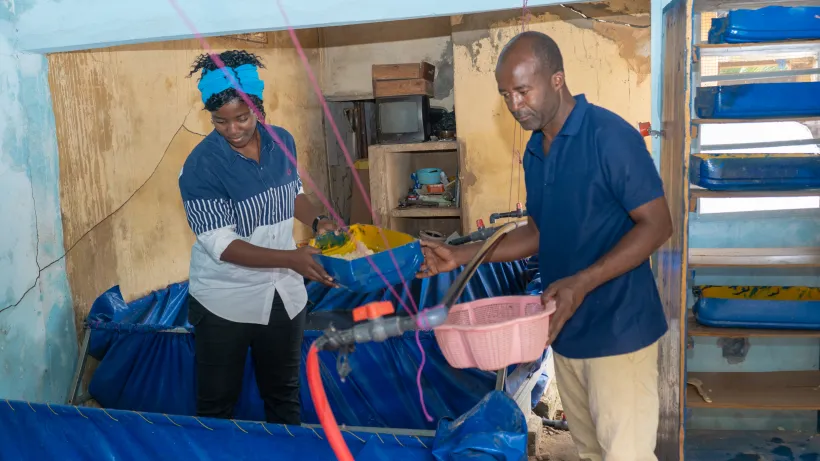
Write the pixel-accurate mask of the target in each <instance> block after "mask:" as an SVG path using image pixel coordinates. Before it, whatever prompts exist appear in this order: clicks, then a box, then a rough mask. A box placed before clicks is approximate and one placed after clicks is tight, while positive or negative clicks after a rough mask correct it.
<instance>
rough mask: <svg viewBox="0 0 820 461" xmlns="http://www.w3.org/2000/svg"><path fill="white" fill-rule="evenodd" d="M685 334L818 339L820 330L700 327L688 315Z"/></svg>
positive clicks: (721, 336) (719, 336)
mask: <svg viewBox="0 0 820 461" xmlns="http://www.w3.org/2000/svg"><path fill="white" fill-rule="evenodd" d="M686 334H687V335H688V336H708V337H717V338H748V337H752V336H754V337H757V338H775V337H776V338H820V330H766V329H760V328H714V327H707V326H706V325H701V324H699V323H698V322H697V320H695V317H694V316H693V315H689V321H688V322H687V327H686ZM818 398H820V397H818Z"/></svg>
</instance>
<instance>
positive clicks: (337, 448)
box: [307, 344, 353, 461]
mask: <svg viewBox="0 0 820 461" xmlns="http://www.w3.org/2000/svg"><path fill="white" fill-rule="evenodd" d="M307 380H308V387H309V388H310V397H311V398H312V399H313V406H314V407H315V408H316V414H317V415H319V422H320V423H321V424H322V429H324V431H325V437H327V441H328V443H329V444H330V447H331V448H332V449H333V453H335V454H336V458H337V459H338V460H339V461H353V455H352V454H350V449H349V448H348V447H347V443H345V439H344V438H343V437H342V432H341V431H340V430H339V426H338V425H337V424H336V418H335V417H334V416H333V411H331V410H330V404H329V403H328V401H327V395H326V394H325V388H324V386H323V385H322V375H321V373H320V371H319V351H318V349H316V345H315V344H312V345H311V346H310V350H309V351H308V355H307Z"/></svg>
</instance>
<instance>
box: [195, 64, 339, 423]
mask: <svg viewBox="0 0 820 461" xmlns="http://www.w3.org/2000/svg"><path fill="white" fill-rule="evenodd" d="M219 57H220V59H221V60H222V62H223V64H224V65H225V67H226V71H227V72H228V73H230V74H231V75H233V77H234V80H235V82H236V83H237V84H238V85H239V86H240V87H241V89H242V90H243V92H244V93H246V94H247V97H248V99H249V100H250V102H252V103H253V105H254V106H256V109H258V110H259V112H260V115H261V116H262V117H264V116H265V112H264V109H263V101H262V94H263V90H264V87H265V85H264V82H262V80H260V79H259V74H258V69H259V68H261V67H264V66H263V65H262V63H261V61H260V60H259V58H258V57H257V56H256V55H254V54H251V53H248V52H246V51H242V50H233V51H225V52H223V53H221V54H220V55H219ZM200 71H201V78H200V81H199V84H198V88H199V90H200V92H201V98H202V102H203V104H204V105H205V109H206V110H208V111H209V112H210V115H211V122H212V123H213V125H214V131H213V132H211V133H210V134H209V135H208V136H207V137H205V139H203V140H202V142H200V143H199V145H197V146H196V148H194V150H193V152H191V155H189V156H188V158H187V159H186V160H185V165H184V166H183V169H182V172H180V177H179V188H180V192H181V194H182V202H183V205H184V206H185V212H186V214H187V217H188V223H189V224H190V226H191V229H192V230H193V231H194V233H195V234H196V243H194V246H193V249H192V250H191V274H190V290H189V297H188V319H189V321H190V323H191V324H192V325H193V326H194V328H195V337H194V338H195V347H196V364H197V379H196V380H197V403H196V406H197V414H198V415H200V416H209V417H215V418H232V417H233V408H234V404H235V403H236V401H237V399H238V398H239V394H240V391H241V390H242V376H243V374H244V370H245V361H246V358H247V356H248V349H250V351H251V356H252V358H253V362H254V370H255V373H256V384H257V386H258V388H259V394H260V395H261V397H262V400H263V402H264V404H265V419H266V420H267V421H268V422H270V423H279V424H293V425H298V424H300V423H301V418H300V412H301V408H300V402H299V366H300V363H301V348H302V330H303V328H304V325H305V309H304V308H305V304H306V303H307V292H306V290H305V283H304V279H303V277H305V278H308V279H311V280H315V281H319V282H321V283H324V284H326V285H333V282H332V280H331V278H330V276H328V274H327V273H326V272H325V270H324V269H323V268H322V266H321V265H319V264H318V263H317V262H316V261H315V260H314V259H313V254H315V253H317V252H318V250H315V249H313V248H310V247H304V248H300V249H296V244H295V243H294V241H293V223H294V218H295V219H298V220H299V221H301V222H303V223H305V224H307V225H312V226H313V231H314V232H324V231H329V230H333V229H335V228H336V226H335V225H334V224H333V222H332V221H331V220H330V219H328V218H327V217H325V216H321V215H320V214H319V211H318V210H316V209H315V208H314V207H313V206H312V205H311V203H310V201H309V200H308V199H307V197H306V196H305V195H304V194H303V191H302V181H301V179H300V178H299V173H298V172H297V171H296V167H295V166H293V165H292V164H291V162H290V160H289V159H288V157H287V156H286V154H285V152H284V150H283V148H282V146H280V145H278V144H277V143H276V142H275V140H274V138H273V137H272V136H270V134H268V131H267V129H266V127H265V125H264V123H265V121H264V120H259V119H257V117H256V113H255V111H253V110H252V108H251V107H249V106H248V104H246V102H245V100H244V99H243V98H242V97H241V96H240V94H239V93H238V92H237V91H236V89H235V88H234V84H233V82H231V79H228V78H227V77H226V75H225V72H223V71H222V70H220V69H219V68H218V66H217V63H216V62H215V61H214V60H213V59H212V58H211V56H210V55H208V54H203V55H202V56H200V57H199V58H197V60H196V62H194V65H193V70H191V75H193V74H194V73H197V72H200ZM270 128H271V129H272V130H273V131H274V132H275V133H276V134H277V136H278V137H279V138H280V139H281V140H282V141H283V142H284V144H285V145H286V146H287V148H288V150H289V151H290V152H291V153H292V154H293V155H296V146H295V144H294V140H293V136H291V134H290V133H288V132H287V130H285V129H284V128H281V127H277V126H271V127H270Z"/></svg>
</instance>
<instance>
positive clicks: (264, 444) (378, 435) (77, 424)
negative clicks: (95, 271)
mask: <svg viewBox="0 0 820 461" xmlns="http://www.w3.org/2000/svg"><path fill="white" fill-rule="evenodd" d="M527 269H528V268H527V264H526V262H525V261H518V262H513V263H493V264H485V265H482V266H481V267H479V269H478V271H477V274H476V275H475V276H474V277H473V278H472V279H471V280H470V282H469V284H468V286H467V287H466V289H465V291H464V293H463V294H462V296H461V299H460V301H461V302H464V301H470V300H473V299H479V298H483V297H488V296H506V295H516V294H522V293H523V292H524V291H525V289H527V284H528V282H529V281H530V279H531V278H532V276H533V275H536V276H537V273H535V274H534V273H533V270H532V265H531V267H530V270H529V271H528V270H527ZM460 272H461V270H460V269H458V270H456V271H453V272H450V273H446V274H439V275H437V276H435V277H432V278H429V279H423V280H419V279H411V280H410V281H409V289H408V290H406V291H405V290H402V289H401V286H397V287H393V290H389V289H387V288H384V289H379V290H375V291H373V292H369V293H356V292H353V291H350V290H345V289H341V288H336V289H331V288H327V287H324V286H322V285H319V284H316V283H310V284H308V286H307V289H308V293H309V298H310V302H309V304H308V310H309V313H308V320H307V325H306V331H305V339H304V344H303V347H302V350H303V358H304V356H305V354H306V353H307V349H308V347H309V345H310V344H311V342H312V341H313V340H315V339H316V338H317V337H318V336H319V335H320V334H321V330H322V329H324V328H326V327H328V326H329V325H330V324H331V323H333V324H334V325H340V326H344V325H345V322H347V323H350V322H351V318H350V311H351V310H352V309H353V308H355V307H357V306H360V305H363V304H366V303H368V302H371V301H376V300H391V301H393V302H394V303H395V302H396V301H397V299H396V298H395V295H396V294H398V295H399V296H400V297H401V298H403V300H404V301H405V302H409V300H410V299H411V298H412V300H413V301H414V302H415V303H416V304H417V305H418V306H422V307H430V306H434V305H437V304H438V303H439V302H440V300H441V298H442V297H443V295H444V293H445V292H446V291H447V289H449V287H450V286H451V285H452V283H453V281H454V280H455V278H456V277H457V276H458V274H459V273H460ZM536 272H537V270H536ZM530 289H532V285H531V287H530ZM186 300H187V283H176V284H172V285H170V286H168V287H167V288H165V289H163V290H158V291H156V292H154V293H151V294H150V295H148V296H146V297H144V298H141V299H138V300H136V301H133V302H130V303H126V302H125V301H124V300H123V298H122V295H121V294H120V291H119V288H118V287H112V288H111V289H110V290H108V291H106V292H105V293H103V294H102V295H101V296H100V297H99V298H98V299H97V300H96V302H95V303H94V305H93V306H92V309H91V312H90V314H89V316H88V319H87V325H88V328H89V331H90V347H89V353H90V355H91V356H93V357H94V358H96V359H97V360H99V365H98V367H97V368H96V370H95V372H94V375H93V378H92V380H91V383H90V386H89V392H90V394H91V396H92V397H93V398H94V399H95V400H96V401H97V403H99V404H100V405H101V406H102V407H103V408H104V409H98V408H89V407H72V406H63V405H44V404H35V403H28V402H15V401H9V402H5V405H0V407H2V408H0V426H2V427H3V428H4V429H3V430H2V431H0V459H56V458H60V459H65V460H86V459H99V458H104V459H129V460H130V459H140V460H141V459H169V460H170V459H172V458H174V459H176V458H179V457H187V458H190V457H193V458H195V459H204V460H208V459H214V460H215V459H238V460H257V459H260V460H261V459H265V460H269V459H282V460H291V459H297V458H299V459H311V460H314V459H315V460H320V459H321V460H324V459H334V457H333V455H332V452H331V450H330V447H329V446H328V444H327V442H326V441H325V440H324V438H323V436H322V434H323V433H322V431H321V429H319V428H316V427H313V428H309V427H286V426H282V425H279V426H277V425H270V424H262V423H261V422H260V421H262V420H264V412H263V405H262V402H261V399H260V398H259V393H258V390H257V389H256V384H255V379H254V370H253V366H252V362H251V361H250V360H248V362H247V366H246V371H245V376H244V387H243V391H242V395H241V397H240V400H239V402H238V404H237V407H236V408H235V413H234V418H236V420H229V421H225V420H213V419H204V418H196V417H194V416H193V415H194V414H195V369H194V367H195V361H194V347H193V341H194V337H195V335H194V333H195V331H194V330H193V328H192V326H191V325H190V324H188V322H187V301H186ZM399 315H401V313H400V314H399ZM419 341H420V342H421V345H422V349H423V350H424V352H425V354H426V358H427V360H426V363H425V366H424V368H423V371H422V377H421V379H422V386H423V389H424V398H425V404H426V406H427V409H428V412H429V413H430V414H431V415H432V416H433V418H434V421H433V422H428V421H427V420H426V419H425V418H424V416H423V414H422V412H421V407H420V404H419V401H418V391H417V389H416V384H415V375H416V371H417V369H418V366H419V364H420V363H421V351H420V350H419V347H418V346H417V344H416V337H415V334H414V333H408V334H406V335H404V336H403V337H400V338H392V339H389V340H387V341H385V342H384V343H368V344H362V345H358V346H357V347H356V350H355V352H354V353H353V354H351V355H350V363H351V365H352V367H353V371H352V373H351V374H350V375H349V376H348V377H347V379H346V381H345V382H344V383H342V382H341V381H340V379H339V377H338V374H337V371H336V361H337V355H336V354H334V353H328V352H323V353H321V354H320V362H321V363H320V366H321V373H322V376H323V381H324V386H325V389H326V391H327V397H328V399H329V401H330V405H331V408H332V410H333V412H334V413H335V416H336V418H337V421H338V422H339V423H340V424H344V425H346V426H348V427H354V428H358V429H355V430H352V431H348V432H345V433H344V437H345V440H346V441H347V443H348V445H349V447H350V449H351V451H352V452H353V454H354V456H355V458H356V459H357V460H377V459H391V458H395V459H402V460H409V461H414V460H436V461H444V460H447V461H457V460H461V459H468V458H469V459H481V457H491V458H487V459H494V460H518V459H523V458H524V457H526V438H527V437H526V424H525V422H524V416H523V413H521V411H520V410H519V409H518V407H517V406H516V404H515V402H513V401H512V399H510V397H508V396H507V395H505V394H504V393H501V392H497V391H494V389H495V382H496V376H495V375H496V374H495V373H490V372H484V371H480V370H469V369H468V370H459V369H454V368H451V367H450V366H449V365H448V364H447V362H446V360H445V359H444V357H443V356H442V354H441V352H440V350H439V349H438V345H437V343H436V341H435V338H434V336H433V333H432V332H420V333H419ZM547 354H548V351H545V354H544V357H546V356H547ZM542 360H543V357H542ZM530 366H532V367H534V368H533V371H538V372H540V362H539V363H537V364H535V365H530ZM511 368H512V367H511ZM302 375H303V376H302V377H301V378H302V389H301V398H302V407H303V411H302V420H303V423H308V424H310V423H314V424H315V423H317V422H318V418H317V416H316V413H315V410H314V407H313V404H312V402H311V398H310V393H309V390H308V388H307V385H306V379H305V376H304V370H303V371H302ZM512 390H514V389H512ZM508 391H510V388H509V387H508ZM539 392H543V387H541V388H540V391H539ZM364 428H366V430H365V429H364ZM380 428H384V431H385V432H379V431H380V430H381V429H380ZM388 428H389V429H388ZM395 428H399V429H403V430H410V433H411V434H413V433H414V434H415V435H407V434H400V435H394V433H393V432H390V430H391V429H395ZM464 428H470V429H469V431H465V429H464ZM424 431H427V432H425V433H423V434H421V435H419V434H420V433H421V432H424ZM433 431H435V432H433Z"/></svg>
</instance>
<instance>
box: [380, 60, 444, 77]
mask: <svg viewBox="0 0 820 461" xmlns="http://www.w3.org/2000/svg"><path fill="white" fill-rule="evenodd" d="M372 74H373V80H406V79H413V78H420V79H424V80H427V81H430V82H432V81H434V80H435V77H436V66H434V65H432V64H430V63H429V62H420V63H410V64H374V65H373V70H372Z"/></svg>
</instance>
